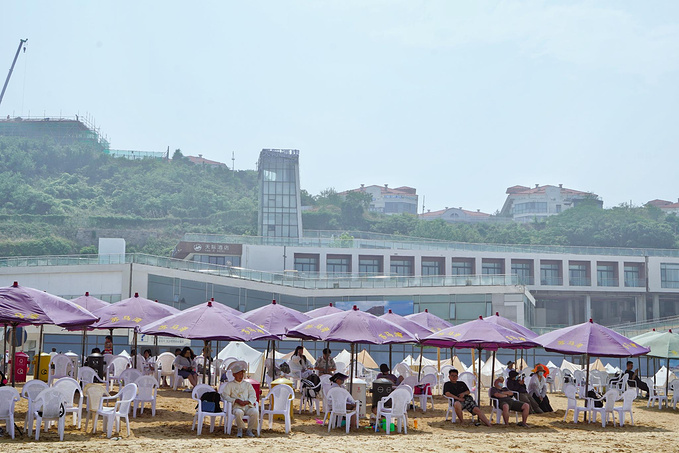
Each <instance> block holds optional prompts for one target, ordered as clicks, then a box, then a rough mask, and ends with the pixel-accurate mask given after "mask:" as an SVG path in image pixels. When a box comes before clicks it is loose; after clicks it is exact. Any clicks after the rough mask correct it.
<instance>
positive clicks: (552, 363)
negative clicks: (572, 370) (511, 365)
mask: <svg viewBox="0 0 679 453" xmlns="http://www.w3.org/2000/svg"><path fill="white" fill-rule="evenodd" d="M546 366H547V368H559V367H558V366H556V365H554V362H552V361H551V360H550V361H549V362H547V365H546ZM515 368H516V367H515Z"/></svg>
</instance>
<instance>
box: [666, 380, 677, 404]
mask: <svg viewBox="0 0 679 453" xmlns="http://www.w3.org/2000/svg"><path fill="white" fill-rule="evenodd" d="M670 391H671V392H672V401H671V402H668V405H669V404H672V408H673V409H676V408H677V403H678V402H679V379H674V380H673V381H672V382H670Z"/></svg>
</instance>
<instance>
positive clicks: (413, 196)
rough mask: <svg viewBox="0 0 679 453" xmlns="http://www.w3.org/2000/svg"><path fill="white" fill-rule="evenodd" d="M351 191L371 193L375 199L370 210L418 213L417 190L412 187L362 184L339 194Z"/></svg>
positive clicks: (387, 212)
mask: <svg viewBox="0 0 679 453" xmlns="http://www.w3.org/2000/svg"><path fill="white" fill-rule="evenodd" d="M349 192H363V193H369V194H370V195H371V196H372V197H373V201H372V202H371V203H370V206H369V207H368V210H369V211H373V212H381V213H384V214H404V213H405V214H414V215H417V203H418V200H417V190H416V189H414V188H412V187H407V186H402V187H397V188H395V189H390V188H389V186H388V185H387V184H385V185H384V186H377V185H372V186H366V185H363V184H361V187H359V188H358V189H351V190H346V191H344V192H340V193H339V194H338V195H340V196H341V197H344V196H345V195H346V194H347V193H349Z"/></svg>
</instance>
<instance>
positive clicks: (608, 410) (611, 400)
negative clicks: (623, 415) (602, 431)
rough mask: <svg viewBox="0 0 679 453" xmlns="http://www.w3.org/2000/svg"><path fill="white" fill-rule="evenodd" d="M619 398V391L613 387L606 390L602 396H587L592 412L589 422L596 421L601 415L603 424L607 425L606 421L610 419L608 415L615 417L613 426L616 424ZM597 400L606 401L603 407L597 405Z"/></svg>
mask: <svg viewBox="0 0 679 453" xmlns="http://www.w3.org/2000/svg"><path fill="white" fill-rule="evenodd" d="M617 398H618V391H617V390H616V389H611V390H609V391H607V392H606V394H605V395H604V396H603V397H602V398H587V404H588V409H589V411H590V413H591V414H592V417H591V418H590V420H589V422H590V423H593V422H596V419H597V417H598V416H599V415H601V426H602V427H606V422H607V421H608V416H609V415H610V416H611V417H612V418H613V426H615V410H613V408H614V407H615V400H616V399H617ZM595 401H604V405H603V407H595V406H594V402H595Z"/></svg>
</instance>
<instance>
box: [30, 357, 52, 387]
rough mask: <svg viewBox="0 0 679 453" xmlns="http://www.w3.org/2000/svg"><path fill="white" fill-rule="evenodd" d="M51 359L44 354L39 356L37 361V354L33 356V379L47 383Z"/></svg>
mask: <svg viewBox="0 0 679 453" xmlns="http://www.w3.org/2000/svg"><path fill="white" fill-rule="evenodd" d="M51 359H52V356H51V355H49V354H48V353H46V352H43V353H42V354H40V361H38V355H37V354H36V355H34V356H33V379H40V380H41V381H43V382H47V377H48V376H49V369H50V360H51Z"/></svg>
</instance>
